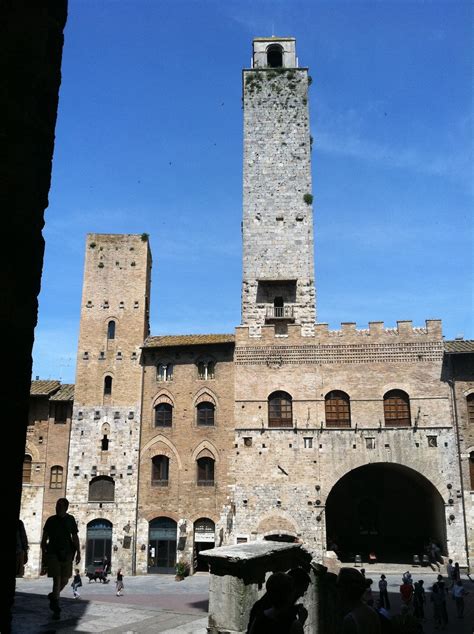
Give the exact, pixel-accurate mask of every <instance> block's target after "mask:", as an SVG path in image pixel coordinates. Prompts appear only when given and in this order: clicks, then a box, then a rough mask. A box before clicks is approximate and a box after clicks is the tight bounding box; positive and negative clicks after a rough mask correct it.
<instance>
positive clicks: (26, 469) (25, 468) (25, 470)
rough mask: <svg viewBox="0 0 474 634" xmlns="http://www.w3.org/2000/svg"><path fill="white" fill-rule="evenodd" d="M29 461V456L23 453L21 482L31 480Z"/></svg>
mask: <svg viewBox="0 0 474 634" xmlns="http://www.w3.org/2000/svg"><path fill="white" fill-rule="evenodd" d="M31 462H32V458H31V456H29V455H28V454H25V457H24V458H23V482H24V483H25V484H28V483H29V482H31Z"/></svg>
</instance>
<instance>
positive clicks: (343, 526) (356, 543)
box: [326, 463, 446, 562]
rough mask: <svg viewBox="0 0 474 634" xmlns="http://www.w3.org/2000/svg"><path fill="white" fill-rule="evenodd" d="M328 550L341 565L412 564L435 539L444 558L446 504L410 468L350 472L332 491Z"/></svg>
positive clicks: (328, 506) (382, 467)
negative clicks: (372, 560) (372, 557)
mask: <svg viewBox="0 0 474 634" xmlns="http://www.w3.org/2000/svg"><path fill="white" fill-rule="evenodd" d="M326 531H327V533H326V534H327V547H328V549H332V548H331V547H332V546H333V544H336V545H337V547H338V555H339V557H340V559H342V560H343V561H353V559H354V557H355V555H356V554H360V555H361V557H362V559H363V560H364V561H367V560H368V554H369V552H370V551H374V552H375V553H376V555H377V559H378V560H379V561H392V562H396V561H399V562H411V561H412V560H413V555H415V554H417V555H419V556H421V555H423V552H424V547H425V545H426V544H427V543H428V542H429V541H430V539H433V540H434V541H435V543H437V544H438V545H439V547H440V549H441V553H446V522H445V511H444V502H443V499H442V497H441V495H440V493H439V491H438V490H437V489H436V487H435V486H434V485H433V484H432V483H431V482H430V481H429V480H428V479H427V478H425V477H424V476H423V475H421V474H420V473H419V472H417V471H415V470H414V469H410V468H409V467H406V466H403V465H400V464H393V463H373V464H368V465H364V466H361V467H358V468H356V469H353V470H352V471H350V472H349V473H346V474H345V475H344V476H343V477H342V478H340V479H339V480H338V481H337V482H336V484H335V485H334V486H333V488H332V489H331V492H330V494H329V496H328V498H327V502H326Z"/></svg>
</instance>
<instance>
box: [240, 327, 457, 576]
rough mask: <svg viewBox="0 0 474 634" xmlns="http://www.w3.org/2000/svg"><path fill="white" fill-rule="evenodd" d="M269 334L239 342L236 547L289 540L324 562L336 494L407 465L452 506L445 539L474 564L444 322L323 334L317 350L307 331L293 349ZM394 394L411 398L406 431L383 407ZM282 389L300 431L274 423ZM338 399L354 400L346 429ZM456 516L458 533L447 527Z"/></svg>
mask: <svg viewBox="0 0 474 634" xmlns="http://www.w3.org/2000/svg"><path fill="white" fill-rule="evenodd" d="M262 330H263V334H262V337H261V338H260V339H257V338H255V337H254V336H251V335H250V334H249V332H248V329H247V328H243V327H241V328H238V329H237V335H236V350H235V363H236V366H235V384H236V390H235V414H234V415H235V426H236V444H237V448H236V452H235V468H234V471H235V473H238V474H239V477H238V479H237V480H236V482H235V485H234V486H235V490H234V491H235V492H234V502H235V508H236V516H235V521H234V530H235V536H236V537H239V538H241V539H248V540H254V539H259V538H262V537H265V536H269V535H272V534H273V535H275V534H280V533H283V534H286V535H290V536H292V537H295V538H301V539H303V540H304V541H305V543H307V544H308V545H309V546H310V547H311V548H312V549H313V551H314V553H315V555H316V556H317V557H318V558H321V557H323V555H324V551H325V550H326V538H327V535H326V527H325V518H326V515H325V509H326V500H327V498H328V496H329V494H330V493H331V491H332V490H333V487H334V486H335V485H336V483H337V482H338V481H339V480H340V479H341V478H342V477H343V476H344V475H345V474H348V473H350V472H351V471H353V470H354V469H357V468H358V467H361V466H363V465H368V464H381V465H382V464H396V465H403V466H404V467H407V468H409V469H410V470H412V471H413V477H414V478H415V479H416V478H417V477H419V476H421V477H422V478H424V479H426V480H427V481H429V482H432V483H433V485H434V487H435V488H436V490H437V493H438V494H439V496H440V498H442V500H443V504H444V510H443V526H441V525H439V527H438V530H439V533H438V535H437V537H438V539H439V540H440V541H444V542H445V546H446V548H447V550H449V552H450V554H451V556H453V557H455V558H456V559H457V560H458V561H459V562H460V563H461V562H462V563H463V565H465V564H466V556H465V549H464V535H463V521H462V517H463V513H462V505H461V500H460V499H459V498H458V497H455V499H454V500H453V501H452V502H450V500H451V497H452V496H451V490H454V491H457V492H459V491H460V489H461V482H460V478H459V470H458V464H457V459H458V458H457V443H456V433H455V429H454V427H453V419H452V411H451V403H450V392H449V388H448V385H447V384H446V383H445V382H442V381H441V380H440V376H441V368H442V362H443V341H442V335H441V330H440V324H439V322H436V321H428V322H427V324H426V328H424V329H413V328H411V325H410V324H408V323H406V322H400V324H399V328H398V329H397V330H384V329H383V325H382V324H376V325H372V327H371V329H370V330H365V331H357V330H355V328H353V327H352V326H351V327H348V326H347V325H346V327H345V328H344V326H343V329H342V330H341V331H329V330H328V328H327V326H325V325H321V324H319V325H317V326H316V335H315V336H314V338H313V339H312V341H311V343H310V339H309V338H308V337H303V336H302V335H301V334H300V332H299V326H297V325H294V326H289V333H288V338H287V341H286V344H283V338H282V337H281V336H278V337H277V336H275V333H274V331H273V327H272V326H265V327H264V328H263V329H262ZM272 344H273V345H272ZM394 389H397V390H403V391H404V392H405V393H407V394H408V395H409V397H410V412H411V421H410V423H409V426H407V427H405V428H395V427H391V426H390V425H389V424H387V423H386V422H385V421H384V401H383V397H384V394H386V393H387V392H388V391H390V390H394ZM279 390H283V391H284V392H286V393H288V394H289V395H290V396H291V397H292V416H293V419H292V425H291V428H289V429H282V428H270V427H269V424H268V400H269V395H271V394H272V393H274V392H275V391H279ZM333 390H341V391H343V392H344V393H346V394H348V395H349V397H350V425H349V426H348V427H347V428H346V429H335V428H330V427H329V426H328V425H327V423H326V414H325V397H326V395H327V394H328V393H330V392H332V391H333ZM259 463H261V464H262V465H264V467H265V468H264V469H261V468H260V467H259V466H258V465H259ZM255 471H257V472H258V473H259V479H258V483H257V484H256V483H255V477H254V473H255ZM447 485H450V488H448V486H447ZM452 514H454V515H455V517H456V520H457V521H456V522H452V521H447V520H448V519H449V516H450V515H452ZM444 516H445V517H444ZM438 524H439V521H438ZM444 525H446V531H447V532H446V534H445V526H444ZM427 538H428V535H426V536H425V539H427Z"/></svg>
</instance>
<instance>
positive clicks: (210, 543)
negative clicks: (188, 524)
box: [193, 517, 216, 572]
mask: <svg viewBox="0 0 474 634" xmlns="http://www.w3.org/2000/svg"><path fill="white" fill-rule="evenodd" d="M215 544H216V526H215V524H214V522H213V521H212V520H211V519H209V518H207V517H201V519H199V520H196V521H195V522H194V557H193V560H194V561H193V568H194V572H203V571H206V572H207V571H208V564H207V563H206V562H205V561H203V560H202V558H201V557H199V553H201V552H202V551H203V550H209V549H210V548H214V546H215Z"/></svg>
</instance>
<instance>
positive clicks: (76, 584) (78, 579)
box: [71, 568, 82, 599]
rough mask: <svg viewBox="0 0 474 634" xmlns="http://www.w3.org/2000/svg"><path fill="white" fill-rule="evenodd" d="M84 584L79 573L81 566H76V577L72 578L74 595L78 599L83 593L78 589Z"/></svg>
mask: <svg viewBox="0 0 474 634" xmlns="http://www.w3.org/2000/svg"><path fill="white" fill-rule="evenodd" d="M81 586H82V579H81V575H80V574H79V568H76V569H75V570H74V578H73V580H72V584H71V587H72V593H73V595H74V598H75V599H78V598H79V597H80V596H81V595H80V594H79V592H78V591H77V589H78V588H80V587H81Z"/></svg>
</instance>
